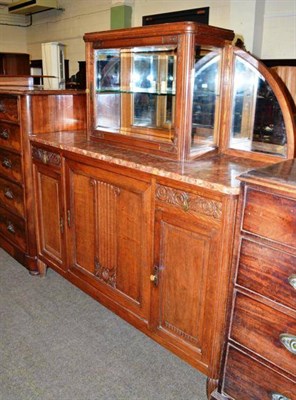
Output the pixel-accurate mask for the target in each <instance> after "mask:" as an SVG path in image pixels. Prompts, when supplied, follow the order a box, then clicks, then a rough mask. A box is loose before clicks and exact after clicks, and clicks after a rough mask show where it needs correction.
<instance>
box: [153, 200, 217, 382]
mask: <svg viewBox="0 0 296 400" xmlns="http://www.w3.org/2000/svg"><path fill="white" fill-rule="evenodd" d="M172 208H173V207H172ZM155 230H156V236H155V264H154V265H155V266H154V274H153V275H151V277H150V279H151V281H152V283H153V285H154V289H153V297H152V298H153V306H152V310H153V311H152V312H153V316H152V321H153V325H154V329H155V330H156V332H157V334H158V336H161V337H163V339H164V340H165V342H166V343H168V344H169V346H171V347H172V348H174V349H175V350H176V349H177V352H178V353H179V354H180V355H181V356H182V357H183V358H185V359H187V360H188V361H189V362H190V363H191V364H192V365H194V366H196V367H197V368H198V369H199V370H201V371H203V372H204V373H205V374H207V375H208V376H211V372H212V371H210V368H212V367H213V360H212V359H211V357H212V354H213V351H212V349H213V337H214V334H215V332H214V324H215V322H214V320H215V316H214V313H215V311H213V309H214V307H215V301H216V300H215V279H214V275H215V269H216V267H217V265H218V263H219V262H217V259H218V251H219V250H218V240H219V229H218V227H217V225H216V226H215V224H212V225H210V224H207V223H206V221H203V222H200V221H199V219H198V218H197V217H194V216H193V215H192V214H191V215H188V214H187V213H186V212H182V211H180V212H178V211H174V210H172V211H169V210H157V212H156V225H155Z"/></svg>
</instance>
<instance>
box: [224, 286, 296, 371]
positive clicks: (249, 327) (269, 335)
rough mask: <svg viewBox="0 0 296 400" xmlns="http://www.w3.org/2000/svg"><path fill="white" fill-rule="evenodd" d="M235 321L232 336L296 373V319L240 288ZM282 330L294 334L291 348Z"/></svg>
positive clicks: (235, 309) (236, 302) (281, 366)
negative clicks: (285, 342) (282, 337)
mask: <svg viewBox="0 0 296 400" xmlns="http://www.w3.org/2000/svg"><path fill="white" fill-rule="evenodd" d="M232 322H233V324H232V329H231V337H232V339H234V340H235V341H237V342H239V343H241V344H242V345H243V346H245V347H247V348H249V349H250V350H252V351H254V352H255V353H258V354H260V355H261V356H262V357H264V358H266V359H267V360H269V361H271V362H272V363H274V364H276V365H278V366H279V367H280V368H282V369H284V370H286V371H287V372H289V373H291V374H294V375H295V376H296V319H294V318H292V317H290V316H289V315H286V314H283V313H281V312H279V311H277V310H274V309H273V308H271V307H268V306H266V305H264V304H262V303H260V302H258V301H256V300H254V299H251V298H250V297H248V296H245V295H243V294H241V293H239V292H237V294H236V300H235V308H234V315H233V321H232ZM282 334H289V335H291V341H290V349H289V350H288V349H287V348H286V347H285V346H284V344H283V343H282V342H281V339H280V336H281V335H282ZM293 338H294V339H293ZM293 349H294V353H293Z"/></svg>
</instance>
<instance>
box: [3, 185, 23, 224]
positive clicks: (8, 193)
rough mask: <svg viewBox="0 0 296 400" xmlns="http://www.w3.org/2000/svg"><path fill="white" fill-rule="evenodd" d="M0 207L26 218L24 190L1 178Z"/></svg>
mask: <svg viewBox="0 0 296 400" xmlns="http://www.w3.org/2000/svg"><path fill="white" fill-rule="evenodd" d="M0 205H1V206H3V207H5V208H8V209H9V210H10V211H12V212H14V213H16V214H18V215H19V216H21V217H24V215H25V212H24V194H23V188H22V187H20V186H18V185H15V184H14V183H12V182H10V181H8V180H6V179H3V178H0Z"/></svg>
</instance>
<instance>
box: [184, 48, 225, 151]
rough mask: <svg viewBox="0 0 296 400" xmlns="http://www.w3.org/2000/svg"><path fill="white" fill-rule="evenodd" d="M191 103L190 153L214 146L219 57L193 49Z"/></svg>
mask: <svg viewBox="0 0 296 400" xmlns="http://www.w3.org/2000/svg"><path fill="white" fill-rule="evenodd" d="M195 58H196V62H195V66H194V86H193V104H192V131H191V151H194V150H198V149H202V148H205V147H215V146H216V145H217V137H218V133H217V129H216V128H217V120H218V102H219V96H220V75H221V71H220V64H221V55H220V54H219V53H217V52H210V53H209V52H208V51H206V50H205V49H200V48H199V47H198V48H197V49H196V56H195Z"/></svg>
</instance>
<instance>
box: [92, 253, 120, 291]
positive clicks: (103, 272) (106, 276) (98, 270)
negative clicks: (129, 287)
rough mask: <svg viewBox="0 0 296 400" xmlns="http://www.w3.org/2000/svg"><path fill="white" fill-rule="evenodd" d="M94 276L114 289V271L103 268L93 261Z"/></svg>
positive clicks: (96, 261)
mask: <svg viewBox="0 0 296 400" xmlns="http://www.w3.org/2000/svg"><path fill="white" fill-rule="evenodd" d="M95 276H96V277H97V278H99V279H101V280H102V281H103V282H105V283H107V285H110V286H112V287H116V270H115V269H109V268H105V267H103V266H102V265H100V263H99V261H98V260H97V259H96V260H95Z"/></svg>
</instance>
